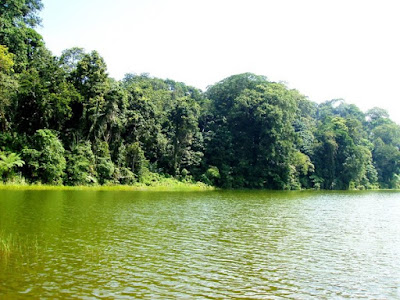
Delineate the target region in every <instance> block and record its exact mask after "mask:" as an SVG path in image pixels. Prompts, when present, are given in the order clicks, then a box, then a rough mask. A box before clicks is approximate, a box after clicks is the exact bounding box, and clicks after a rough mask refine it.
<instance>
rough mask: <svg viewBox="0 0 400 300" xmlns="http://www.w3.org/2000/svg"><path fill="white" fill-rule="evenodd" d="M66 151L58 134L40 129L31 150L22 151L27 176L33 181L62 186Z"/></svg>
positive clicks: (33, 138) (33, 139) (33, 140)
mask: <svg viewBox="0 0 400 300" xmlns="http://www.w3.org/2000/svg"><path fill="white" fill-rule="evenodd" d="M64 154H65V150H64V147H63V145H62V143H61V141H60V140H59V139H58V136H57V133H56V132H55V131H51V130H48V129H39V130H37V131H36V133H35V134H34V135H33V136H32V142H31V145H30V148H25V149H23V151H22V155H23V158H24V160H25V162H26V169H25V170H24V173H25V175H26V176H27V177H28V178H30V179H32V181H39V182H42V183H51V184H61V183H62V178H63V176H64V170H65V167H66V161H65V157H64Z"/></svg>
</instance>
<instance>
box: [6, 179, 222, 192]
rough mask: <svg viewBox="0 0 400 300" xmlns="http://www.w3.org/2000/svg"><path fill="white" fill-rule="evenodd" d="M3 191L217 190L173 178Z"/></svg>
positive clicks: (9, 186) (12, 186)
mask: <svg viewBox="0 0 400 300" xmlns="http://www.w3.org/2000/svg"><path fill="white" fill-rule="evenodd" d="M0 189H1V190H39V191H40V190H89V191H206V190H214V189H215V188H214V187H212V186H209V185H206V184H204V183H202V182H196V183H193V182H182V181H178V180H176V179H173V178H165V179H163V180H161V181H154V182H147V183H136V184H133V185H118V184H108V185H92V186H87V185H84V186H64V185H48V184H40V183H35V184H27V183H23V184H21V183H0Z"/></svg>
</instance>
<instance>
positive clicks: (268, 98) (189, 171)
mask: <svg viewBox="0 0 400 300" xmlns="http://www.w3.org/2000/svg"><path fill="white" fill-rule="evenodd" d="M41 8H42V3H41V1H40V0H4V1H2V2H1V3H0V44H1V45H0V151H1V152H0V153H1V154H0V172H1V175H2V178H3V180H8V181H10V180H14V179H15V178H17V177H16V176H14V175H15V173H14V172H15V171H16V170H17V168H20V170H22V174H23V176H24V178H26V180H27V181H29V182H32V183H34V182H42V183H48V184H61V183H65V184H68V185H90V184H97V183H99V184H103V185H104V184H107V185H109V184H117V183H119V184H142V185H146V186H152V185H157V183H159V182H164V183H168V184H171V185H175V184H176V183H177V182H178V181H180V182H193V181H195V180H202V181H203V182H205V183H207V184H212V185H216V186H221V187H228V188H269V189H302V188H314V189H320V188H323V189H364V188H377V187H384V188H397V187H399V185H400V181H399V179H400V151H399V148H400V127H399V126H398V125H397V124H395V123H394V122H393V121H391V120H390V119H389V117H388V114H387V112H386V111H384V110H382V109H380V108H372V109H370V110H369V111H368V112H367V113H365V114H364V113H363V112H362V111H361V110H360V109H359V108H357V107H356V106H355V105H353V104H347V103H346V102H344V100H342V99H333V100H330V101H327V102H324V103H321V104H319V105H318V104H316V103H313V102H311V101H309V100H308V99H307V98H306V97H305V96H303V95H301V94H300V93H299V92H297V91H296V90H290V89H288V87H286V86H285V85H284V84H281V83H275V82H270V81H268V80H267V78H266V77H264V76H258V75H255V74H252V73H244V74H238V75H233V76H230V77H228V78H226V79H223V80H222V81H220V82H218V83H216V84H215V85H213V86H211V87H209V88H208V89H207V91H206V92H205V93H203V92H202V91H200V90H198V89H196V88H194V87H191V86H187V85H185V84H184V83H182V82H176V81H173V80H170V79H166V80H163V79H159V78H153V77H151V76H149V75H148V74H141V75H135V74H127V75H126V76H125V78H124V79H123V80H122V81H119V82H118V81H115V80H113V79H111V78H109V77H108V74H107V66H106V63H105V61H104V59H103V58H102V57H101V56H100V55H99V53H98V52H96V51H92V52H90V53H86V52H85V51H84V50H83V49H82V48H71V49H67V50H65V51H63V53H62V55H61V56H60V57H54V56H53V55H52V54H51V53H50V51H48V50H47V49H46V48H45V46H44V42H43V40H42V37H41V36H40V35H39V34H38V33H37V32H36V31H35V29H34V27H35V26H37V25H38V24H39V22H40V19H39V17H38V11H39V10H40V9H41ZM64 148H65V149H69V150H68V151H65V150H64ZM6 153H7V154H6ZM18 153H20V155H21V157H20V156H19V154H18ZM23 162H25V164H23ZM13 176H14V179H12V178H11V177H13ZM24 178H23V177H20V178H19V179H18V178H17V179H15V180H17V181H20V182H24ZM15 180H14V181H15Z"/></svg>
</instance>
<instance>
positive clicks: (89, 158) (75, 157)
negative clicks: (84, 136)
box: [64, 142, 97, 185]
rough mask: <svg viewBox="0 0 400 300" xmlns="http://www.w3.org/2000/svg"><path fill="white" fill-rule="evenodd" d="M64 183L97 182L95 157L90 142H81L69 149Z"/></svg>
mask: <svg viewBox="0 0 400 300" xmlns="http://www.w3.org/2000/svg"><path fill="white" fill-rule="evenodd" d="M65 157H66V169H65V179H64V183H65V184H67V185H88V184H93V183H96V182H97V179H96V175H97V174H96V166H95V157H94V154H93V152H92V148H91V144H90V143H89V142H79V143H77V144H75V145H73V146H72V149H71V151H67V153H66V155H65Z"/></svg>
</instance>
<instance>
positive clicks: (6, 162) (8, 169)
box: [0, 152, 25, 181]
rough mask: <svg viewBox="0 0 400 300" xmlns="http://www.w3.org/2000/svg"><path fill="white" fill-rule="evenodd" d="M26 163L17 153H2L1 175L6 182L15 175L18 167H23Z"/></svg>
mask: <svg viewBox="0 0 400 300" xmlns="http://www.w3.org/2000/svg"><path fill="white" fill-rule="evenodd" d="M24 164H25V162H24V161H23V160H22V159H21V157H20V156H19V154H16V153H9V154H6V153H2V152H0V175H1V176H2V178H3V180H4V181H6V180H7V179H9V178H10V176H12V175H13V173H14V169H15V168H16V167H22V166H23V165H24Z"/></svg>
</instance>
